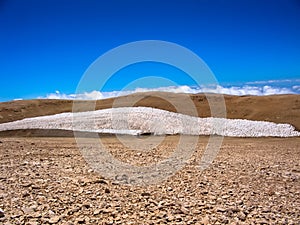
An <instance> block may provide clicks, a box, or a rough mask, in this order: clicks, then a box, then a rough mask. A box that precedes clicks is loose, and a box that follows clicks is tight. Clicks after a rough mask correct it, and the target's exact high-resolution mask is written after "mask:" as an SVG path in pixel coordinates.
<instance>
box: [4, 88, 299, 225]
mask: <svg viewBox="0 0 300 225" xmlns="http://www.w3.org/2000/svg"><path fill="white" fill-rule="evenodd" d="M156 95H158V94H157V93H156ZM159 96H160V97H157V96H153V95H151V93H138V94H134V95H130V96H123V97H120V98H118V100H120V101H119V103H118V104H117V107H119V106H132V105H134V106H150V107H155V108H160V109H166V110H169V111H176V109H175V108H174V106H172V104H171V103H170V102H167V101H166V99H168V100H170V99H172V101H177V102H181V101H182V99H184V97H185V96H186V95H182V94H172V93H159ZM190 96H191V99H192V101H193V102H194V104H195V106H196V109H197V112H198V115H199V116H201V117H206V116H210V108H209V105H208V101H207V97H206V96H205V95H201V94H197V95H190ZM211 97H214V95H212V96H211ZM224 97H225V102H226V107H227V117H228V118H239V119H241V118H244V119H251V120H265V121H274V122H280V123H290V124H292V125H294V126H295V127H296V128H297V129H298V130H299V129H300V96H299V95H276V96H261V97H257V96H256V97H255V96H242V97H238V96H224ZM114 100H115V99H104V100H99V101H97V102H96V109H103V108H110V107H111V106H112V105H113V104H114ZM80 104H81V105H80V107H81V106H82V110H84V106H85V105H86V104H88V102H85V101H81V102H80ZM80 107H79V108H80ZM70 111H72V101H69V100H25V101H12V102H4V103H0V123H4V122H9V121H15V120H19V119H23V118H27V117H35V116H42V115H51V114H56V113H61V112H70ZM186 113H187V114H189V112H188V111H187V112H186ZM81 137H84V138H83V140H87V138H88V134H86V133H82V134H81ZM100 137H101V141H102V142H103V144H104V146H105V147H106V149H107V150H108V151H110V153H111V154H112V155H113V156H114V157H115V158H116V159H118V160H120V161H123V162H126V163H130V164H132V165H137V166H145V165H149V164H151V163H152V164H153V163H157V162H160V161H161V160H163V159H166V158H168V157H169V156H170V155H171V154H172V152H173V151H174V149H175V148H176V146H177V145H178V143H179V136H166V137H165V139H164V141H163V142H162V143H161V144H160V145H158V146H155V145H153V147H151V148H150V149H148V151H142V150H140V151H139V150H131V149H128V148H126V147H124V145H123V144H122V143H121V142H120V141H119V140H118V139H117V137H116V136H114V135H101V136H100ZM149 137H152V138H154V139H155V140H156V138H157V139H159V138H160V137H153V136H149ZM123 138H125V139H126V138H128V140H129V141H131V139H130V138H132V137H129V136H123ZM138 138H140V139H145V140H146V139H147V138H148V136H144V137H138ZM207 142H208V137H199V141H198V144H197V146H196V149H195V152H194V154H193V156H192V157H191V158H190V160H189V161H188V162H187V163H186V165H185V167H184V168H183V169H182V170H179V171H178V172H177V173H175V174H174V175H173V176H166V179H165V180H164V181H162V182H161V183H158V184H155V185H147V186H137V185H124V184H119V183H118V182H116V181H115V180H111V179H108V178H107V177H105V176H103V175H102V174H99V173H97V172H96V171H94V170H93V169H91V167H90V165H89V164H88V163H87V162H86V161H85V158H84V157H83V155H82V153H81V151H80V149H79V148H78V146H77V144H76V140H75V138H74V137H73V133H72V132H70V131H62V130H38V129H35V130H18V131H3V132H1V133H0V224H7V225H8V224H28V225H36V224H70V225H71V224H136V225H140V224H153V225H154V224H182V225H185V224H196V225H200V224H204V225H208V224H236V225H237V224H245V225H246V224H274V225H275V224H295V225H296V224H298V225H299V224H300V213H299V212H300V138H299V137H294V138H225V139H224V141H223V145H222V147H221V150H220V152H219V154H218V155H217V158H216V159H215V160H214V162H213V164H211V165H210V167H209V168H208V169H206V170H204V171H200V170H199V168H198V165H199V162H200V159H201V157H202V155H203V151H204V149H205V147H206V145H207ZM100 165H101V164H100ZM100 165H99V166H100Z"/></svg>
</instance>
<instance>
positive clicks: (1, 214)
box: [0, 208, 5, 218]
mask: <svg viewBox="0 0 300 225" xmlns="http://www.w3.org/2000/svg"><path fill="white" fill-rule="evenodd" d="M2 217H5V215H4V210H3V209H1V208H0V218H2Z"/></svg>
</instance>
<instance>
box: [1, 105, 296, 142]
mask: <svg viewBox="0 0 300 225" xmlns="http://www.w3.org/2000/svg"><path fill="white" fill-rule="evenodd" d="M16 129H63V130H74V131H88V132H98V133H116V134H130V135H139V134H143V133H152V134H154V135H164V134H185V135H221V136H229V137H293V136H300V132H298V131H296V130H295V128H294V127H293V126H292V125H290V124H276V123H273V122H264V121H251V120H245V119H224V118H212V117H208V118H198V117H192V116H188V115H183V114H179V113H173V112H169V111H165V110H160V109H154V108H149V107H123V108H110V109H103V110H96V111H89V112H79V113H61V114H56V115H51V116H40V117H34V118H27V119H23V120H18V121H14V122H9V123H3V124H0V131H4V130H16Z"/></svg>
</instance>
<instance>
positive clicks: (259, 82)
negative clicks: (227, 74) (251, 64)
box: [246, 79, 300, 84]
mask: <svg viewBox="0 0 300 225" xmlns="http://www.w3.org/2000/svg"><path fill="white" fill-rule="evenodd" d="M293 82H300V79H283V80H259V81H249V82H246V84H281V83H293Z"/></svg>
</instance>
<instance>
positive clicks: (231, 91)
mask: <svg viewBox="0 0 300 225" xmlns="http://www.w3.org/2000/svg"><path fill="white" fill-rule="evenodd" d="M287 81H289V82H287ZM299 81H300V80H284V81H283V83H285V84H284V86H282V85H280V84H281V83H280V82H279V81H277V80H272V81H256V82H248V83H246V84H245V85H233V86H232V85H227V86H225V85H223V86H222V85H214V86H200V87H199V86H198V87H195V86H187V85H182V86H169V87H159V88H136V89H135V90H122V91H111V92H100V91H97V90H94V91H91V92H84V93H80V94H65V93H61V92H59V91H56V92H55V93H50V94H48V95H46V96H44V97H39V98H47V99H73V100H74V99H76V100H97V99H105V98H112V97H118V96H122V95H128V94H132V93H138V92H150V91H162V92H172V93H189V94H196V93H218V94H227V95H238V96H242V95H256V96H262V95H277V94H300V82H299ZM287 84H288V85H287Z"/></svg>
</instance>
